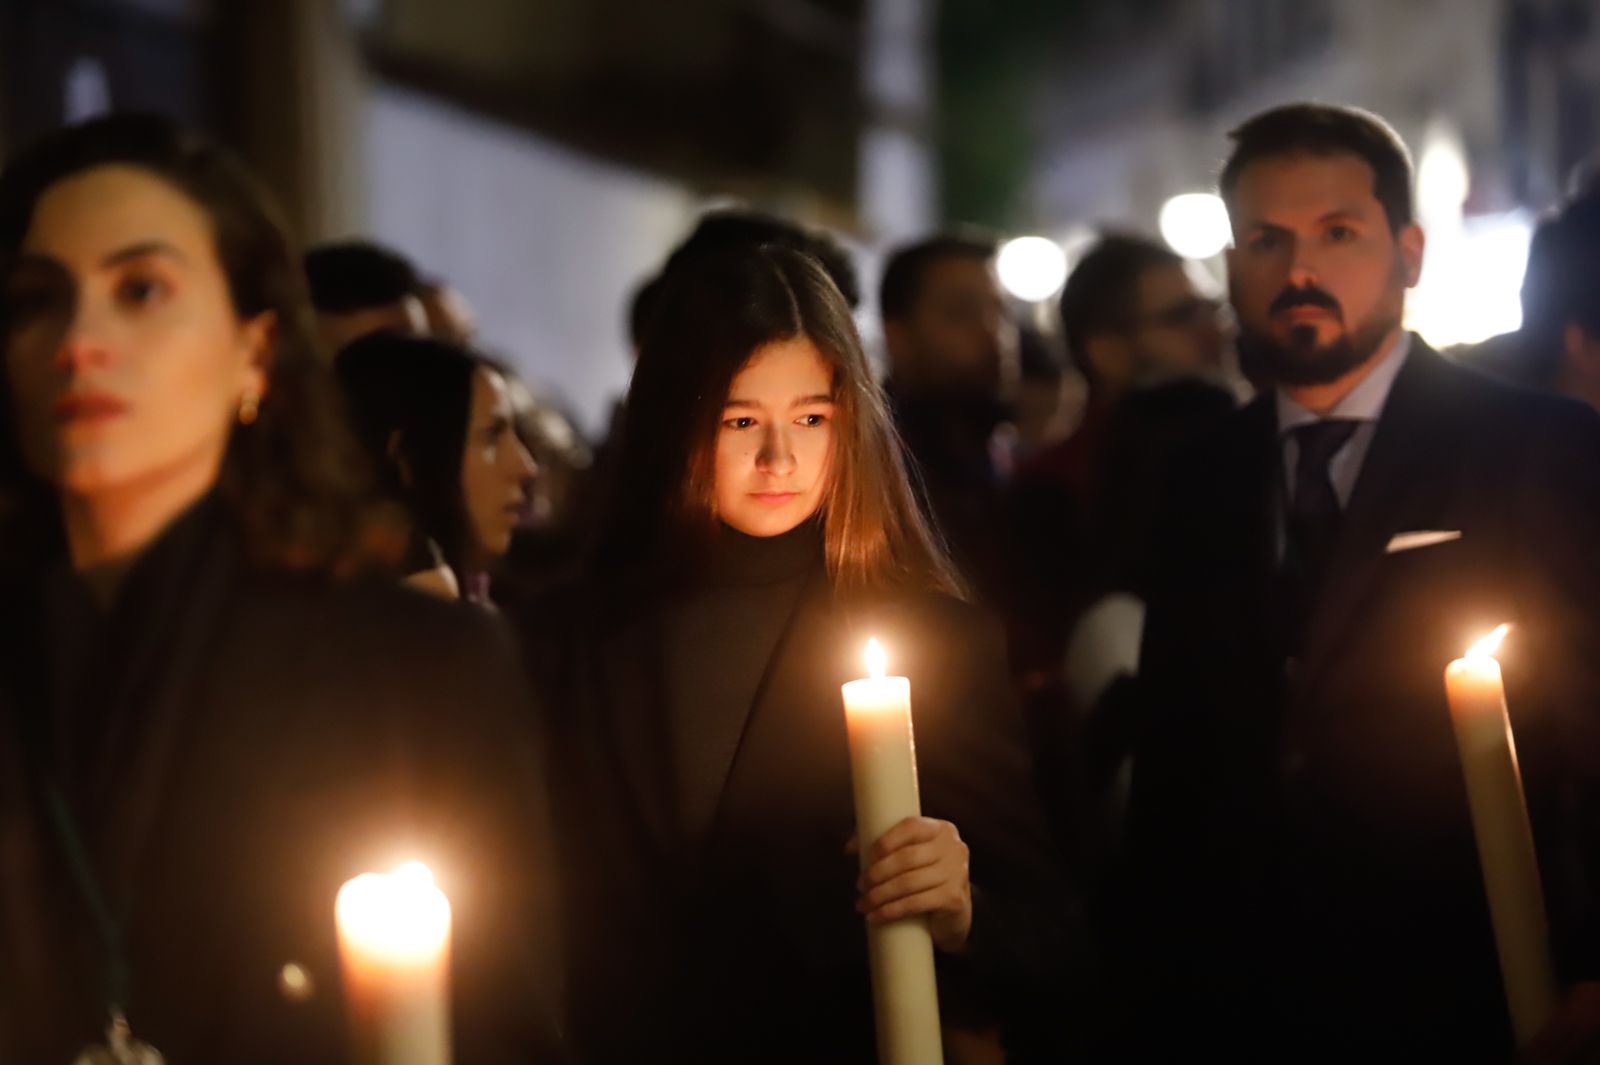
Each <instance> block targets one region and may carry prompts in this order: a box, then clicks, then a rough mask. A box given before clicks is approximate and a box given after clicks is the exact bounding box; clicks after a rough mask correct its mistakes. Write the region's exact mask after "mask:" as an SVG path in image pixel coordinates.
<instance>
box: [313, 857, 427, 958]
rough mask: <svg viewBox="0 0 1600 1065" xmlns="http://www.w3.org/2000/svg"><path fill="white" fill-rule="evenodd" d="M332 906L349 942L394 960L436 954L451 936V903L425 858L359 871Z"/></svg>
mask: <svg viewBox="0 0 1600 1065" xmlns="http://www.w3.org/2000/svg"><path fill="white" fill-rule="evenodd" d="M334 908H335V911H336V913H337V917H338V923H339V928H340V929H341V931H343V933H344V935H345V937H346V939H347V940H348V942H349V944H350V945H351V946H352V947H354V948H356V949H357V950H359V951H360V952H361V953H362V954H363V955H364V956H366V957H369V958H374V959H382V960H383V961H385V962H387V963H390V964H400V965H406V964H418V963H422V962H426V961H429V960H431V959H436V958H438V957H440V956H442V954H443V952H444V950H445V947H446V944H447V943H448V942H449V939H450V902H449V900H447V899H446V898H445V896H444V892H442V891H440V890H439V888H438V886H437V885H436V884H435V883H434V881H433V873H432V872H431V871H430V870H429V869H428V867H427V866H426V865H423V864H422V863H421V862H407V863H405V864H404V865H402V866H400V867H399V868H397V869H396V870H395V871H394V872H393V873H389V874H382V873H363V874H361V875H360V876H358V877H356V878H355V879H354V880H351V881H349V882H347V883H346V884H345V885H344V887H342V888H340V889H339V897H338V900H337V902H336V903H335V906H334Z"/></svg>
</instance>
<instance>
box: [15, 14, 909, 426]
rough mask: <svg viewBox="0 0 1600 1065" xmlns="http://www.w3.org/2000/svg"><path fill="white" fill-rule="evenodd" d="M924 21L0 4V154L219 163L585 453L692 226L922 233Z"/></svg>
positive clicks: (867, 243) (857, 237) (883, 235)
mask: <svg viewBox="0 0 1600 1065" xmlns="http://www.w3.org/2000/svg"><path fill="white" fill-rule="evenodd" d="M932 9H933V5H932V0H679V2H677V3H673V4H661V3H658V2H655V0H604V2H600V0H547V2H541V3H538V4H530V3H526V2H524V0H0V148H8V147H12V146H15V145H17V144H20V143H23V142H25V141H27V140H28V139H30V138H31V137H33V136H36V135H37V134H39V133H41V132H43V131H44V130H46V129H49V128H51V127H52V126H54V125H57V124H59V123H61V122H64V121H71V120H74V119H79V118H83V117H87V116H89V115H92V114H96V113H99V112H103V111H107V110H112V109H138V110H154V111H159V112H163V113H166V114H169V115H172V116H173V117H175V118H178V119H180V120H181V121H183V122H185V123H188V124H190V125H193V126H196V127H199V128H202V129H206V130H209V131H211V132H212V133H214V134H215V135H217V136H219V137H220V138H221V139H223V140H224V141H226V142H228V143H230V144H231V145H232V146H233V147H234V148H235V149H236V150H238V151H239V152H240V153H241V154H242V155H243V156H244V157H245V159H246V160H247V161H248V162H250V163H251V164H252V166H254V167H255V168H256V170H257V171H258V172H259V173H260V174H261V175H262V176H263V178H264V179H265V180H266V182H267V184H268V185H269V186H270V187H271V188H272V189H273V191H274V192H275V193H277V195H278V196H279V198H280V199H281V200H282V201H283V202H284V203H285V205H286V206H287V207H288V209H289V212H290V214H291V216H292V218H293V220H294V221H295V223H296V224H297V225H298V227H299V228H300V229H301V231H302V233H303V235H304V236H305V237H306V238H307V239H309V240H320V239H328V238H333V237H339V236H346V235H352V234H367V235H370V236H373V237H375V238H377V239H379V240H382V241H385V242H388V243H391V244H393V245H395V246H396V247H398V248H400V249H401V250H402V251H404V252H406V253H408V254H409V255H411V256H413V257H414V258H415V259H416V261H417V263H418V265H419V266H420V267H421V269H422V270H423V271H424V272H425V273H427V274H430V275H435V276H439V277H442V278H444V279H446V280H448V281H450V282H451V283H453V284H454V285H456V286H457V287H458V288H459V289H460V290H461V291H462V292H463V293H464V294H465V295H466V296H467V298H468V299H469V300H470V301H471V302H473V303H474V304H475V305H476V308H477V310H478V312H479V324H480V327H481V329H482V338H483V342H484V343H485V344H486V346H489V347H491V348H492V349H494V350H496V351H497V352H498V353H500V354H502V355H503V356H505V357H507V358H509V359H510V360H511V361H512V362H513V363H515V364H516V365H517V366H518V368H519V369H520V370H521V371H522V372H523V373H524V374H526V375H527V376H528V377H529V379H530V380H533V381H536V382H539V383H540V384H541V385H542V386H543V387H544V388H545V389H547V390H548V391H550V392H552V393H554V394H556V395H557V396H560V397H562V398H564V399H565V400H566V401H567V402H568V403H569V404H570V406H571V407H572V409H573V410H574V412H575V413H576V414H577V416H578V418H579V420H580V422H582V423H583V424H584V426H585V427H586V428H589V429H592V430H598V429H600V428H602V427H603V423H604V418H605V415H606V414H607V412H608V411H609V409H610V403H611V401H612V399H613V398H614V397H615V395H616V394H617V393H618V392H620V391H621V390H622V389H623V388H624V387H625V385H626V381H627V376H628V373H629V371H630V369H631V360H630V357H629V352H628V344H627V338H626V329H625V324H624V323H625V307H626V302H627V300H628V298H629V296H630V295H631V293H632V291H633V289H634V288H635V287H636V286H637V285H638V284H639V283H640V282H641V281H643V280H644V279H645V278H646V277H647V276H648V275H649V273H650V272H651V270H652V269H653V268H654V267H655V266H656V265H657V264H658V263H659V262H660V260H661V258H662V257H663V255H664V254H665V252H666V251H667V250H668V249H669V248H670V247H671V245H672V244H673V243H674V242H675V241H676V240H677V239H678V238H679V237H680V236H682V235H683V233H684V232H685V231H686V230H687V229H688V228H689V226H690V225H691V224H692V222H693V218H694V216H695V214H696V213H697V212H698V210H699V209H701V208H702V207H704V206H705V205H707V204H710V203H715V202H722V201H725V200H728V199H730V198H731V199H737V200H740V201H743V202H747V203H750V204H752V205H754V206H758V207H765V208H770V209H774V210H780V211H783V212H784V213H787V214H790V215H792V216H795V217H797V218H801V219H803V220H806V221H810V222H815V223H823V224H827V225H830V226H833V227H835V228H836V229H838V230H839V231H841V232H842V233H844V234H845V235H846V236H847V237H848V238H850V239H851V240H853V241H854V242H856V243H857V244H858V246H859V247H860V248H861V249H862V250H863V251H864V252H865V253H866V255H867V256H868V258H869V260H870V259H871V258H872V255H873V252H874V251H875V250H876V249H878V248H881V247H882V246H883V245H884V244H885V243H886V242H889V241H891V240H894V239H898V238H902V237H905V236H907V235H910V234H912V233H915V232H918V231H920V230H922V229H923V228H925V226H926V225H928V224H929V223H930V222H931V221H932V219H933V215H934V212H935V211H936V209H937V208H936V203H937V191H936V183H935V176H934V173H933V166H934V163H933V158H934V156H933V150H932V146H931V143H930V138H931V136H932V134H931V132H930V131H931V129H932V121H931V119H930V113H931V107H932V100H931V91H930V88H929V85H930V81H931V74H930V71H929V69H928V58H927V43H926V42H927V38H928V37H929V35H930V34H931V32H932V28H931V27H932V17H933V15H932Z"/></svg>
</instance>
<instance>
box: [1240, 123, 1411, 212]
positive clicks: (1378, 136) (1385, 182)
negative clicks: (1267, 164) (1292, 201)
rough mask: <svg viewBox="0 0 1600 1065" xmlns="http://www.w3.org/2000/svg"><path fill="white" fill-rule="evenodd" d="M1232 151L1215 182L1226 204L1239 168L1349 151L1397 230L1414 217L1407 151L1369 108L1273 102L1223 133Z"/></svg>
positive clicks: (1391, 128) (1391, 130)
mask: <svg viewBox="0 0 1600 1065" xmlns="http://www.w3.org/2000/svg"><path fill="white" fill-rule="evenodd" d="M1228 137H1229V139H1230V140H1232V141H1233V154H1231V155H1230V156H1228V161H1227V163H1225V164H1224V165H1223V167H1222V176H1221V178H1220V179H1219V182H1218V184H1219V185H1220V187H1221V190H1222V198H1223V200H1224V201H1225V202H1226V203H1227V204H1228V206H1229V207H1230V208H1232V206H1233V195H1234V192H1235V191H1236V190H1237V189H1238V186H1239V175H1240V174H1241V173H1243V172H1244V169H1245V167H1247V166H1249V165H1250V164H1251V163H1254V162H1257V161H1259V160H1262V159H1274V158H1280V157H1282V156H1286V155H1316V156H1328V155H1354V156H1356V157H1357V158H1359V159H1361V160H1362V161H1363V162H1365V163H1366V164H1367V165H1368V166H1370V167H1372V191H1373V195H1375V196H1376V197H1377V199H1378V202H1379V203H1381V204H1383V209H1384V212H1385V213H1386V214H1387V215H1388V216H1389V228H1390V229H1391V230H1393V231H1395V232H1399V231H1400V230H1401V229H1402V228H1404V227H1405V226H1408V225H1410V224H1411V223H1412V222H1414V221H1415V220H1416V208H1415V205H1414V202H1413V199H1412V191H1411V184H1412V172H1411V153H1410V152H1408V151H1407V150H1406V146H1405V142H1404V141H1402V140H1401V139H1400V135H1399V134H1398V133H1396V132H1395V131H1394V129H1393V127H1391V126H1390V125H1389V124H1388V123H1387V122H1385V121H1384V120H1383V119H1381V118H1379V117H1378V116H1377V115H1375V114H1372V113H1371V112H1369V111H1363V110H1361V109H1359V108H1355V107H1342V106H1337V105H1334V104H1317V103H1298V104H1286V105H1285V106H1283V107H1275V108H1273V109H1272V110H1270V111H1263V112H1262V113H1261V114H1259V115H1256V116H1255V117H1254V118H1251V119H1250V120H1248V121H1247V122H1245V123H1244V125H1242V126H1240V127H1239V128H1238V129H1236V130H1234V131H1233V132H1232V133H1230V134H1228Z"/></svg>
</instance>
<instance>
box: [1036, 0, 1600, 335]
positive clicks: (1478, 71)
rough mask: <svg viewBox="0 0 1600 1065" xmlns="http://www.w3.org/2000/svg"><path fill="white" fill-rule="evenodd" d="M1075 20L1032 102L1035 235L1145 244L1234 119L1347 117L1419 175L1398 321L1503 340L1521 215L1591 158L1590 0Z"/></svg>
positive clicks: (1598, 66) (1199, 4) (1134, 14)
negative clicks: (1271, 112) (1128, 236)
mask: <svg viewBox="0 0 1600 1065" xmlns="http://www.w3.org/2000/svg"><path fill="white" fill-rule="evenodd" d="M1088 21H1089V23H1090V32H1086V33H1084V34H1083V35H1082V39H1083V40H1084V41H1085V42H1088V43H1086V45H1085V47H1083V48H1081V49H1077V50H1074V51H1069V52H1068V53H1067V54H1066V55H1065V56H1064V57H1063V59H1062V60H1061V61H1060V62H1059V63H1058V64H1057V66H1058V69H1057V70H1056V71H1054V72H1053V73H1052V74H1051V75H1050V76H1048V77H1047V78H1046V79H1044V81H1043V83H1042V85H1041V91H1040V96H1039V98H1038V101H1037V106H1038V112H1037V122H1038V128H1039V129H1040V131H1041V142H1042V143H1041V148H1040V150H1039V152H1038V156H1037V160H1036V167H1035V172H1034V181H1033V185H1032V189H1031V196H1032V210H1031V214H1032V215H1033V216H1034V217H1035V218H1037V219H1039V220H1040V221H1041V222H1042V223H1043V224H1044V225H1045V226H1046V227H1048V229H1050V230H1053V235H1055V236H1057V237H1063V238H1066V239H1068V240H1069V242H1070V240H1071V239H1073V235H1074V234H1078V233H1081V232H1082V230H1083V229H1085V228H1095V227H1102V226H1108V225H1109V226H1121V227H1131V228H1135V229H1140V230H1144V231H1146V232H1155V231H1156V229H1157V220H1158V217H1159V213H1160V210H1161V208H1162V206H1163V204H1164V203H1166V202H1167V201H1168V200H1169V199H1170V198H1171V197H1174V196H1177V195H1181V194H1185V193H1195V192H1206V191H1210V190H1213V189H1214V188H1215V182H1216V174H1217V171H1218V169H1219V168H1220V166H1221V163H1222V160H1223V158H1224V157H1225V155H1226V153H1227V150H1228V141H1227V132H1228V130H1230V129H1231V128H1233V127H1234V126H1236V125H1237V124H1238V123H1239V122H1240V121H1241V120H1243V119H1244V118H1246V117H1248V116H1249V115H1250V114H1253V113H1255V112H1257V111H1259V110H1262V109H1265V108H1267V107H1271V106H1273V105H1275V104H1278V103H1282V102H1285V101H1290V100H1297V99H1313V100H1322V101H1327V102H1338V103H1348V104H1354V105H1356V106H1360V107H1364V108H1367V109H1369V110H1372V111H1375V112H1377V113H1378V114H1381V115H1383V116H1384V117H1385V118H1386V119H1388V120H1389V121H1390V122H1391V123H1392V124H1393V125H1394V126H1395V128H1396V129H1397V130H1398V131H1399V133H1400V134H1401V136H1402V137H1403V138H1404V139H1405V140H1406V142H1407V143H1408V144H1409V145H1410V146H1411V148H1412V151H1413V153H1414V155H1415V156H1416V157H1417V159H1418V161H1419V164H1420V181H1419V186H1420V190H1419V196H1420V200H1421V204H1420V206H1421V208H1422V213H1423V215H1424V223H1425V226H1426V227H1427V228H1428V229H1429V236H1430V243H1431V247H1432V252H1433V254H1431V255H1430V257H1429V259H1430V264H1431V265H1430V270H1431V273H1430V274H1425V276H1424V282H1423V289H1422V290H1421V291H1420V292H1419V293H1418V295H1417V297H1416V298H1415V299H1414V300H1413V308H1412V312H1413V316H1414V317H1415V318H1416V319H1417V320H1416V321H1415V322H1414V323H1413V324H1414V326H1416V327H1418V328H1422V329H1423V332H1424V334H1425V335H1429V336H1430V339H1434V340H1436V341H1437V342H1439V343H1442V344H1453V343H1459V342H1468V341H1473V340H1478V339H1482V338H1483V337H1485V336H1487V335H1490V334H1492V333H1494V332H1499V331H1502V330H1504V329H1507V328H1515V325H1516V319H1517V316H1518V313H1519V312H1518V309H1517V303H1516V293H1517V287H1518V285H1519V284H1520V271H1521V262H1520V259H1519V256H1523V257H1525V254H1526V241H1527V234H1528V231H1529V228H1530V226H1531V222H1532V218H1533V215H1534V213H1535V212H1537V211H1538V210H1541V209H1543V208H1545V207H1547V206H1549V205H1551V204H1552V203H1554V202H1555V201H1556V200H1557V198H1558V197H1559V195H1560V193H1561V190H1562V186H1563V183H1564V180H1565V176H1566V175H1567V174H1568V173H1569V172H1570V171H1571V170H1572V168H1573V167H1574V166H1575V165H1576V164H1577V163H1579V162H1580V161H1581V160H1583V159H1584V158H1586V157H1587V156H1589V155H1590V154H1591V153H1592V152H1594V150H1595V148H1596V147H1597V145H1600V110H1597V107H1596V104H1595V101H1596V100H1597V99H1600V9H1597V7H1596V5H1595V4H1593V3H1592V2H1590V0H1134V2H1131V3H1129V4H1127V5H1122V6H1118V5H1110V4H1107V5H1094V6H1093V10H1092V11H1090V12H1088ZM1210 266H1211V268H1212V270H1213V272H1214V273H1216V274H1217V276H1218V277H1219V278H1220V263H1218V262H1212V263H1211V264H1210Z"/></svg>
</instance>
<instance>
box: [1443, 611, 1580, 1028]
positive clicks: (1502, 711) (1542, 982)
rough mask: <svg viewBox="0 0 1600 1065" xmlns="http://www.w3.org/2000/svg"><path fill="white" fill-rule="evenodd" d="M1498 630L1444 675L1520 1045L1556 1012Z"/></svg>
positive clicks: (1546, 928) (1541, 896) (1504, 629)
mask: <svg viewBox="0 0 1600 1065" xmlns="http://www.w3.org/2000/svg"><path fill="white" fill-rule="evenodd" d="M1507 631H1508V627H1507V626H1505V625H1502V626H1500V627H1499V628H1498V629H1496V630H1495V631H1494V632H1493V633H1491V634H1490V635H1489V636H1488V637H1486V638H1485V639H1483V640H1482V641H1480V642H1479V643H1478V644H1477V645H1476V646H1474V647H1473V648H1472V649H1471V650H1470V651H1468V652H1467V655H1466V657H1465V658H1458V659H1456V660H1455V661H1454V662H1451V663H1450V666H1449V668H1448V669H1446V670H1445V686H1446V688H1447V689H1448V691H1449V694H1450V718H1451V720H1452V722H1453V723H1454V725H1455V732H1456V744H1457V746H1458V747H1459V748H1460V752H1461V772H1462V776H1463V778H1464V779H1465V780H1466V785H1467V800H1468V803H1469V804H1470V806H1471V809H1472V828H1473V831H1474V833H1475V834H1476V836H1477V839H1478V860H1479V863H1480V864H1481V865H1482V866H1483V884H1484V888H1485V890H1486V892H1487V894H1488V898H1489V915H1490V917H1491V919H1492V920H1493V922H1494V938H1495V947H1496V949H1497V950H1498V952H1499V955H1500V973H1501V979H1502V980H1503V982H1504V983H1505V991H1506V1005H1507V1007H1508V1008H1509V1010H1510V1013H1511V1022H1512V1025H1513V1027H1514V1028H1515V1029H1516V1035H1517V1042H1518V1043H1520V1044H1526V1043H1527V1042H1528V1041H1529V1040H1530V1039H1532V1038H1533V1037H1534V1036H1536V1035H1538V1034H1539V1032H1540V1031H1542V1030H1543V1029H1544V1026H1545V1024H1546V1023H1547V1022H1548V1021H1549V1020H1550V1018H1551V1016H1553V1015H1554V1013H1555V1008H1556V1001H1557V994H1558V992H1557V987H1556V978H1555V969H1554V967H1553V966H1552V965H1551V962H1550V929H1549V925H1548V923H1547V921H1546V918H1545V909H1544V891H1543V889H1542V887H1541V886H1540V883H1539V861H1538V858H1537V856H1536V855H1535V853H1534V847H1533V830H1532V828H1531V827H1530V826H1529V823H1528V806H1527V801H1526V799H1525V797H1524V796H1523V792H1522V776H1521V773H1520V771H1519V769H1518V767H1517V746H1516V741H1515V739H1514V738H1513V737H1512V734H1511V722H1510V719H1509V718H1508V717H1507V715H1506V697H1505V685H1504V684H1503V682H1502V681H1501V677H1500V663H1499V661H1498V660H1497V659H1496V658H1495V657H1494V652H1495V651H1496V650H1498V649H1499V646H1500V642H1501V640H1503V639H1504V638H1505V635H1506V632H1507Z"/></svg>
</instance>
